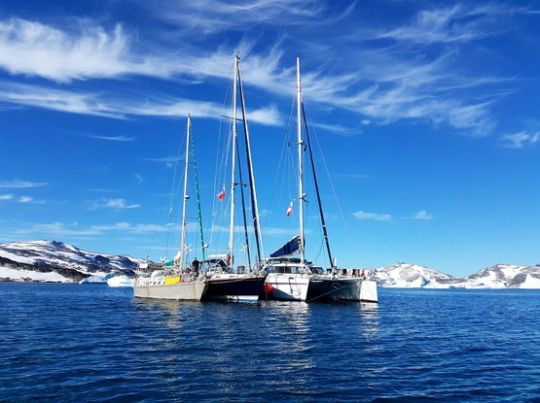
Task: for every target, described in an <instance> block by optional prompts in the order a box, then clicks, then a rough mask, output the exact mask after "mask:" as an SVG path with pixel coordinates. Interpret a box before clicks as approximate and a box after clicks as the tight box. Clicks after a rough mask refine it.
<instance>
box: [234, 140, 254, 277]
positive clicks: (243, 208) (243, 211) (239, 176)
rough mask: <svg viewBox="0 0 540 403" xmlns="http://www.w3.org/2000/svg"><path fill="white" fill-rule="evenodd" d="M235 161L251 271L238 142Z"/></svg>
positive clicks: (249, 264)
mask: <svg viewBox="0 0 540 403" xmlns="http://www.w3.org/2000/svg"><path fill="white" fill-rule="evenodd" d="M236 160H237V162H238V179H239V181H240V183H239V185H240V197H241V199H242V216H243V218H244V236H245V239H246V253H247V258H248V267H249V269H250V270H251V252H250V250H249V236H248V226H247V216H246V202H245V200H244V180H243V178H242V165H241V161H240V149H239V147H238V142H237V143H236Z"/></svg>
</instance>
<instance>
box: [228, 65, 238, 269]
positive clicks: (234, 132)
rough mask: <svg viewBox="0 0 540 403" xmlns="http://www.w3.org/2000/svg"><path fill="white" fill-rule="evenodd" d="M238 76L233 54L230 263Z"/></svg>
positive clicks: (231, 255) (229, 252) (230, 252)
mask: <svg viewBox="0 0 540 403" xmlns="http://www.w3.org/2000/svg"><path fill="white" fill-rule="evenodd" d="M237 77H238V60H237V55H234V68H233V116H232V142H231V154H232V156H231V214H230V220H231V221H230V224H229V251H228V254H229V259H230V265H231V266H232V265H233V263H234V185H235V183H234V180H235V173H236V172H235V170H236V167H235V162H236V135H237V133H236V132H237V130H236V86H237V82H236V78H237Z"/></svg>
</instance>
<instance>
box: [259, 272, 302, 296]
mask: <svg viewBox="0 0 540 403" xmlns="http://www.w3.org/2000/svg"><path fill="white" fill-rule="evenodd" d="M308 288H309V277H307V276H303V275H294V274H293V275H291V274H282V273H270V274H268V275H267V276H266V281H265V283H264V296H265V297H266V299H270V300H278V301H305V300H306V298H307V295H308Z"/></svg>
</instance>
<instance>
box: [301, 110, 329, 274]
mask: <svg viewBox="0 0 540 403" xmlns="http://www.w3.org/2000/svg"><path fill="white" fill-rule="evenodd" d="M302 117H303V118H304V128H305V130H306V140H307V149H308V152H309V160H310V162H311V172H312V173H313V182H314V184H315V193H316V194H317V204H318V206H319V216H320V218H321V225H322V230H323V238H324V243H325V245H326V252H327V253H328V260H329V261H330V267H331V268H334V266H335V264H334V259H332V252H331V250H330V240H329V239H328V229H327V228H326V220H325V218H324V212H323V206H322V200H321V192H320V191H319V181H318V180H317V171H316V170H315V161H314V160H313V149H312V148H311V136H310V134H309V129H308V125H307V118H306V108H304V103H303V102H302Z"/></svg>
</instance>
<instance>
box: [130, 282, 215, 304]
mask: <svg viewBox="0 0 540 403" xmlns="http://www.w3.org/2000/svg"><path fill="white" fill-rule="evenodd" d="M205 291H206V282H205V281H190V282H185V283H176V284H169V285H137V284H135V286H134V287H133V293H134V295H135V296H136V297H140V298H157V299H176V300H186V301H200V300H201V299H202V298H203V295H204V293H205Z"/></svg>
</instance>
